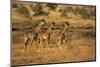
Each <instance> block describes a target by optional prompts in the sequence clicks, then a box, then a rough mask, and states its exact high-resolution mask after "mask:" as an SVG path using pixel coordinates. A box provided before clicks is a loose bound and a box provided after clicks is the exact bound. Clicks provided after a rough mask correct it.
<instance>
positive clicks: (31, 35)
mask: <svg viewBox="0 0 100 67" xmlns="http://www.w3.org/2000/svg"><path fill="white" fill-rule="evenodd" d="M44 24H45V20H44V19H41V20H40V23H39V24H38V25H37V26H36V27H35V28H32V29H31V30H30V31H26V32H24V48H25V51H26V49H27V46H28V41H29V40H30V44H31V46H32V43H33V40H35V41H36V40H37V37H38V35H37V34H38V32H39V31H40V29H41V28H42V26H43V25H44Z"/></svg>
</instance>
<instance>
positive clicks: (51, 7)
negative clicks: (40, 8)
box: [47, 3, 57, 10]
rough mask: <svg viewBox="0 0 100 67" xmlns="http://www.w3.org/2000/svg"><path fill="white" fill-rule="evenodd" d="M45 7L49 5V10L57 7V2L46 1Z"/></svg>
mask: <svg viewBox="0 0 100 67" xmlns="http://www.w3.org/2000/svg"><path fill="white" fill-rule="evenodd" d="M47 7H49V10H55V9H56V7H57V4H52V3H48V4H47Z"/></svg>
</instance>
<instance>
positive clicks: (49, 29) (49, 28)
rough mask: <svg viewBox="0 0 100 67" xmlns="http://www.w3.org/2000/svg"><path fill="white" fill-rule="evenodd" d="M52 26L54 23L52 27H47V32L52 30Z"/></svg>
mask: <svg viewBox="0 0 100 67" xmlns="http://www.w3.org/2000/svg"><path fill="white" fill-rule="evenodd" d="M52 27H53V25H52V24H51V25H50V27H48V29H47V33H50V32H51V30H52Z"/></svg>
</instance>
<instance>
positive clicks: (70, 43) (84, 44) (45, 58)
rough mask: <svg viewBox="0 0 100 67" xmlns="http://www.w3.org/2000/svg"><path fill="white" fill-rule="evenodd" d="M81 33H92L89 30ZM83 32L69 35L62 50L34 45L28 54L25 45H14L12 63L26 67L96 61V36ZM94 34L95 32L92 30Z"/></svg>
mask: <svg viewBox="0 0 100 67" xmlns="http://www.w3.org/2000/svg"><path fill="white" fill-rule="evenodd" d="M75 31H76V30H75ZM79 31H80V32H81V31H83V32H86V31H88V32H90V31H89V30H87V29H86V30H79ZM83 32H81V33H79V32H78V33H75V32H73V35H72V34H71V33H69V34H67V35H68V36H69V37H67V43H66V46H64V45H61V46H60V47H61V49H60V48H59V47H57V46H52V47H50V46H48V47H46V48H44V47H41V48H38V47H37V46H36V45H35V44H34V43H33V46H32V47H30V45H29V46H28V48H27V52H26V53H27V54H26V53H25V50H24V44H23V43H14V44H13V45H12V63H13V65H24V64H25V65H26V64H47V63H61V62H78V61H93V60H96V59H95V58H96V56H95V50H96V49H95V35H91V36H87V35H84V36H83V34H82V33H83ZM93 32H95V31H94V30H92V33H93ZM71 35H72V36H71ZM50 45H54V44H50ZM39 49H40V50H39Z"/></svg>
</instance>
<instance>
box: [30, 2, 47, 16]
mask: <svg viewBox="0 0 100 67" xmlns="http://www.w3.org/2000/svg"><path fill="white" fill-rule="evenodd" d="M32 10H33V11H34V12H35V14H34V16H39V15H48V12H46V11H44V10H43V7H42V6H41V4H40V3H38V4H36V5H35V6H34V7H32Z"/></svg>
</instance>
